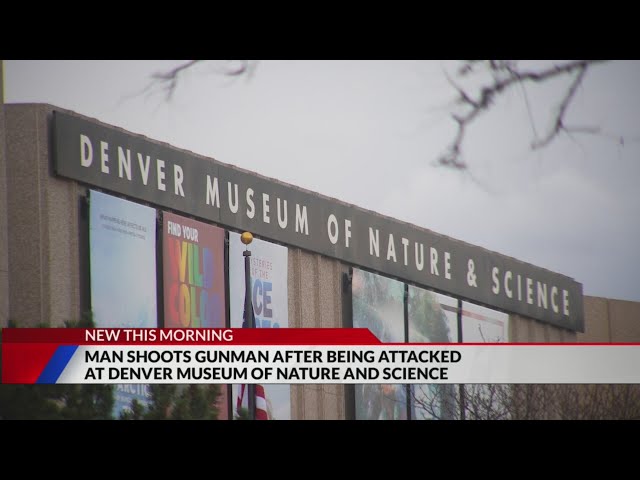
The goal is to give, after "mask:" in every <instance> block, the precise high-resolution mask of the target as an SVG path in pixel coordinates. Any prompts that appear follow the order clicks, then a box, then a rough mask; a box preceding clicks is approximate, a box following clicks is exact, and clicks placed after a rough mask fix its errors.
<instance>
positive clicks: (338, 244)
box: [54, 112, 584, 331]
mask: <svg viewBox="0 0 640 480" xmlns="http://www.w3.org/2000/svg"><path fill="white" fill-rule="evenodd" d="M54 142H55V144H54V145H55V171H56V173H57V174H58V175H61V176H64V177H68V178H71V179H74V180H77V181H79V182H83V183H86V184H88V185H92V186H95V187H100V188H103V189H105V190H110V191H113V192H117V193H120V194H124V195H127V196H129V197H131V198H134V199H138V200H141V201H144V202H149V203H152V204H154V205H157V206H161V207H166V208H170V209H173V210H175V211H179V212H184V213H186V214H189V215H193V216H196V217H199V218H201V219H204V220H206V221H209V222H213V223H216V224H218V225H223V226H225V227H228V228H230V229H234V230H240V231H242V230H249V231H251V232H252V233H254V234H255V235H257V236H259V237H262V238H266V239H270V240H273V241H276V242H280V243H284V244H287V245H292V246H296V247H300V248H303V249H305V250H309V251H312V252H316V253H320V254H323V255H327V256H329V257H333V258H337V259H339V260H341V261H343V262H346V263H349V264H352V265H357V266H360V267H363V268H367V269H370V270H374V271H376V272H379V273H382V274H385V275H388V276H392V277H395V278H398V279H401V280H403V281H406V282H409V283H413V284H415V285H418V286H424V287H430V288H433V289H436V290H439V291H441V292H444V293H448V294H450V295H456V296H459V297H461V298H464V299H468V300H472V301H474V302H478V303H481V304H485V305H488V306H491V307H495V308H498V309H501V310H505V311H508V312H512V313H516V314H520V315H523V316H527V317H531V318H535V319H538V320H541V321H543V322H547V323H550V324H553V325H557V326H559V327H563V328H568V329H571V330H579V331H583V330H584V319H583V300H582V285H581V284H580V283H578V282H576V281H574V280H573V279H571V278H569V277H566V276H564V275H560V274H557V273H554V272H551V271H549V270H546V269H543V268H538V267H535V266H533V265H531V264H528V263H525V262H521V261H518V260H516V259H514V258H511V257H507V256H504V255H500V254H498V253H495V252H491V251H489V250H486V249H484V248H480V247H476V246H473V245H470V244H467V243H464V242H461V241H458V240H455V239H452V238H450V237H447V236H444V235H440V234H437V233H435V232H432V231H431V230H428V229H425V228H420V227H417V226H415V225H411V224H408V223H404V222H401V221H399V220H395V219H392V218H389V217H385V216H382V215H379V214H377V213H375V212H371V211H369V210H364V209H362V208H359V207H356V206H353V205H349V204H347V203H343V202H340V201H337V200H334V199H331V198H328V197H325V196H323V195H320V194H317V193H313V192H310V191H308V190H303V189H300V188H297V187H294V186H292V185H288V184H285V183H282V182H278V181H276V180H273V179H270V178H266V177H263V176H260V175H257V174H255V173H252V172H249V171H246V170H241V169H239V168H236V167H233V166H231V165H227V164H223V163H220V162H218V161H215V160H213V159H210V158H206V157H202V156H199V155H196V154H193V153H190V152H186V151H183V150H179V149H177V148H173V147H170V146H169V145H166V144H161V143H156V142H153V141H150V140H147V139H145V138H144V137H142V136H135V135H132V134H129V133H126V132H125V131H123V130H121V129H117V128H114V127H106V126H103V125H99V124H97V123H94V122H90V121H88V120H85V119H82V118H79V117H76V116H72V115H69V114H64V113H61V112H54ZM336 174H339V172H336Z"/></svg>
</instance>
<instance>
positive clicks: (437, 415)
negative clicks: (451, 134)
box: [408, 285, 458, 420]
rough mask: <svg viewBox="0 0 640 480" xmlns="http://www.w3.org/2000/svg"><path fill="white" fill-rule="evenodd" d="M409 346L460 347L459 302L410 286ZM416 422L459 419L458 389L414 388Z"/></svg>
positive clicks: (417, 386)
mask: <svg viewBox="0 0 640 480" xmlns="http://www.w3.org/2000/svg"><path fill="white" fill-rule="evenodd" d="M408 288H409V298H408V302H409V304H408V313H409V342H412V343H456V342H457V341H458V300H457V299H455V298H453V297H448V296H446V295H441V294H439V293H435V292H431V291H429V290H424V289H422V288H417V287H414V286H412V285H409V287H408ZM410 387H411V389H410V405H411V419H412V420H433V419H440V420H450V419H454V418H456V404H457V397H456V388H455V386H454V385H444V384H440V385H438V384H423V385H411V386H410Z"/></svg>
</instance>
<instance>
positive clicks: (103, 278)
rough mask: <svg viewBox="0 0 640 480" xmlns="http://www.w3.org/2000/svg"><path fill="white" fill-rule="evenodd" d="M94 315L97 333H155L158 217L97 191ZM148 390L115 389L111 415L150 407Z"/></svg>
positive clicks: (92, 246)
mask: <svg viewBox="0 0 640 480" xmlns="http://www.w3.org/2000/svg"><path fill="white" fill-rule="evenodd" d="M89 205H90V208H89V210H90V217H89V252H90V253H89V255H90V266H91V310H92V313H93V322H94V324H95V326H96V327H104V328H114V327H119V328H125V327H126V328H156V327H157V326H158V313H157V299H156V211H155V209H153V208H150V207H147V206H145V205H140V204H138V203H134V202H129V201H127V200H123V199H121V198H118V197H114V196H112V195H107V194H104V193H101V192H98V191H95V190H91V191H90V196H89ZM150 395H151V394H150V392H149V386H148V385H146V384H140V385H133V384H116V386H115V404H114V409H113V414H114V417H115V418H118V417H119V415H120V413H121V412H122V411H123V410H124V409H127V408H129V407H130V406H131V402H132V401H133V400H134V399H135V400H137V401H138V402H139V403H141V404H142V405H145V406H146V405H148V404H149V401H150Z"/></svg>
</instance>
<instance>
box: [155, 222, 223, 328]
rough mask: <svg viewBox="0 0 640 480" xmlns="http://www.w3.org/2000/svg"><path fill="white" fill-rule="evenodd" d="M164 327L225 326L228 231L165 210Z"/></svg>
mask: <svg viewBox="0 0 640 480" xmlns="http://www.w3.org/2000/svg"><path fill="white" fill-rule="evenodd" d="M162 219H163V220H162V257H163V262H162V266H163V280H164V282H163V283H164V290H163V291H164V326H165V327H167V328H198V327H205V328H224V327H225V326H226V315H225V312H226V305H225V290H224V230H223V229H222V228H218V227H214V226H213V225H207V224H206V223H202V222H198V221H196V220H191V219H189V218H185V217H181V216H179V215H175V214H173V213H168V212H164V213H163V217H162Z"/></svg>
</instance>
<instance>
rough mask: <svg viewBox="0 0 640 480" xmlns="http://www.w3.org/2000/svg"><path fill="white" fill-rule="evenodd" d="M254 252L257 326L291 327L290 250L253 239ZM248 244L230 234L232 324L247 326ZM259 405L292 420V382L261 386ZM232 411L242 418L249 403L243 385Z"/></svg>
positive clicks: (253, 291)
mask: <svg viewBox="0 0 640 480" xmlns="http://www.w3.org/2000/svg"><path fill="white" fill-rule="evenodd" d="M246 249H248V250H250V251H251V256H250V257H249V261H250V273H251V302H252V305H253V311H254V318H255V326H256V328H259V329H277V328H288V327H289V302H288V298H289V297H288V290H287V271H288V261H287V256H288V251H287V248H286V247H282V246H280V245H276V244H274V243H270V242H266V241H264V240H259V239H253V241H252V242H251V244H250V245H249V246H248V247H246ZM244 251H245V245H244V244H243V243H242V242H241V241H240V235H239V234H237V233H233V232H230V233H229V285H230V287H229V288H230V291H229V302H230V305H229V312H230V315H231V327H232V328H241V327H242V325H243V315H244V303H245V290H246V280H245V266H244V258H245V257H244V255H243V252H244ZM256 389H257V391H256V398H257V400H256V408H259V407H263V408H261V412H262V413H263V414H264V415H265V416H266V417H267V418H268V419H274V420H289V419H290V418H291V388H290V387H289V385H266V384H265V385H258V386H257V387H256ZM231 399H232V410H233V417H234V418H242V410H243V409H246V408H247V406H248V391H247V388H246V386H243V384H241V385H238V384H234V385H233V387H232V397H231Z"/></svg>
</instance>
